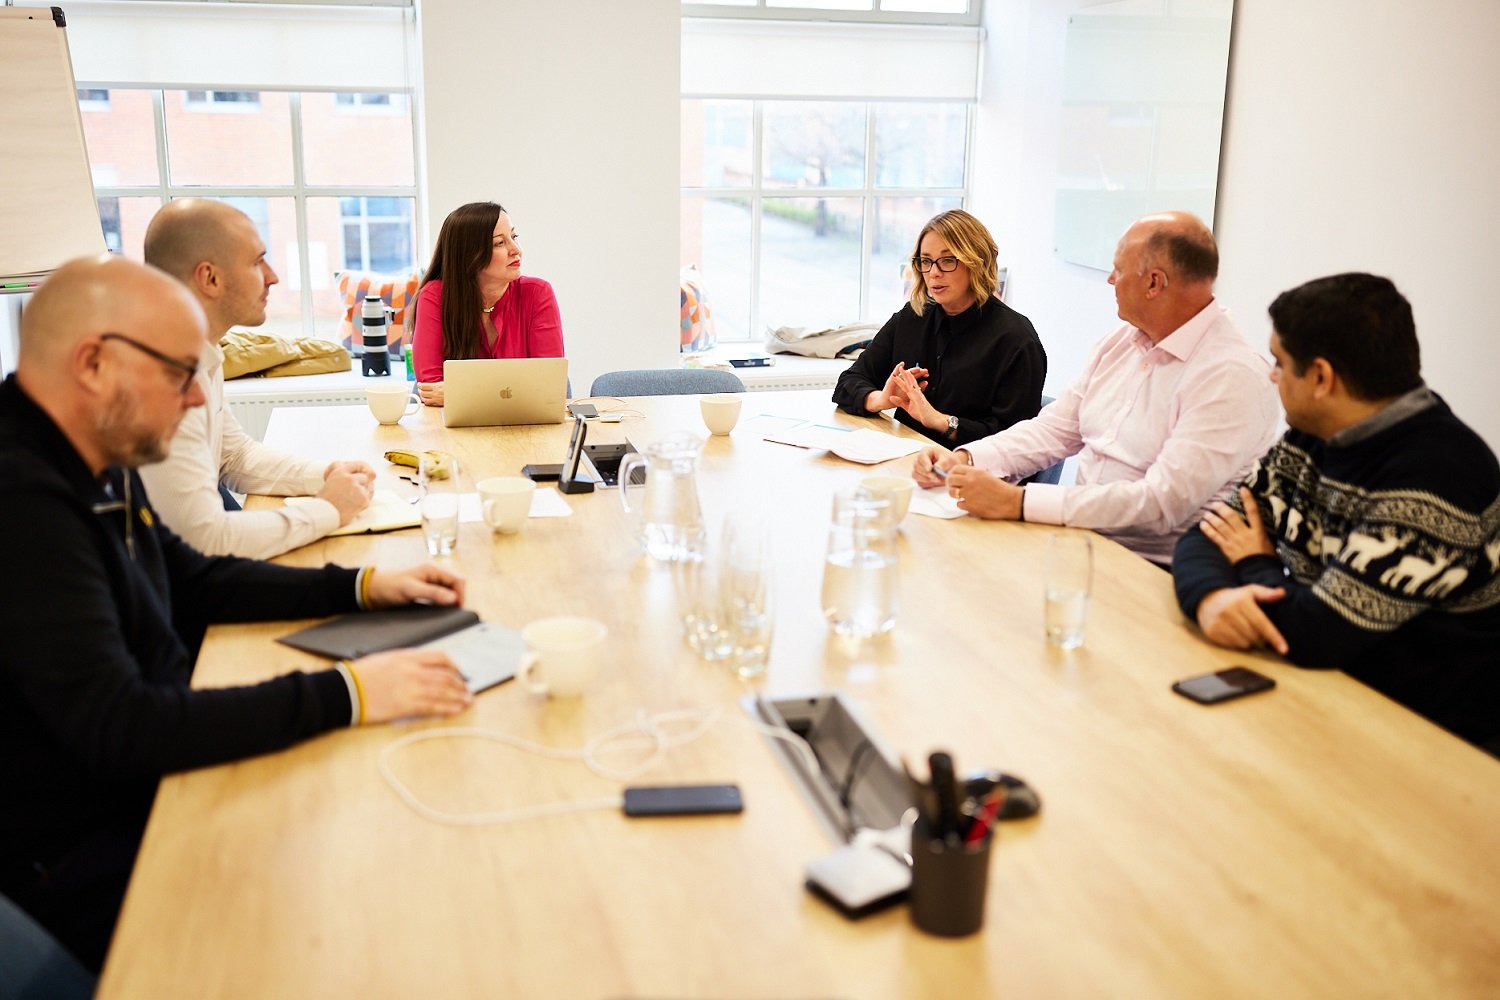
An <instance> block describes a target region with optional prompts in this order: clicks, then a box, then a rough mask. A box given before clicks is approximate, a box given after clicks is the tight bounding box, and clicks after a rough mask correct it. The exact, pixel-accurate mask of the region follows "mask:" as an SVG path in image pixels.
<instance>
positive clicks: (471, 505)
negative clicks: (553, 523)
mask: <svg viewBox="0 0 1500 1000" xmlns="http://www.w3.org/2000/svg"><path fill="white" fill-rule="evenodd" d="M527 516H528V517H572V516H573V508H572V507H569V506H568V501H566V500H564V499H563V497H562V494H561V493H559V492H557V490H555V489H539V490H537V491H536V492H534V493H532V494H531V513H530V514H528V515H527ZM458 519H459V520H460V521H483V520H484V511H483V510H482V509H481V508H480V506H479V494H478V493H465V494H464V495H463V496H461V497H459V499H458Z"/></svg>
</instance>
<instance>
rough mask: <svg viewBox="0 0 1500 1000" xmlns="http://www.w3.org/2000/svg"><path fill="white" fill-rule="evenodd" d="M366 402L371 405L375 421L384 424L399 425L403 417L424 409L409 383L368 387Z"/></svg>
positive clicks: (366, 389)
mask: <svg viewBox="0 0 1500 1000" xmlns="http://www.w3.org/2000/svg"><path fill="white" fill-rule="evenodd" d="M365 401H366V402H368V403H369V404H370V412H371V413H373V414H375V419H376V420H378V421H380V422H381V423H382V424H398V423H400V422H401V418H402V417H409V416H411V415H412V414H413V413H416V412H417V410H419V409H421V407H422V401H421V400H420V399H418V398H417V394H416V393H415V392H413V391H412V388H411V383H409V382H396V383H394V384H392V385H372V386H367V387H366V388H365Z"/></svg>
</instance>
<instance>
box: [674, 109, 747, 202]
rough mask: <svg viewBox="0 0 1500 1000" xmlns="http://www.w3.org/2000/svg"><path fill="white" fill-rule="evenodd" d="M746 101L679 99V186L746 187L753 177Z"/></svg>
mask: <svg viewBox="0 0 1500 1000" xmlns="http://www.w3.org/2000/svg"><path fill="white" fill-rule="evenodd" d="M752 107H753V105H752V103H751V102H750V101H683V102H682V186H683V187H746V186H748V185H749V184H750V183H751V182H752V180H753V173H754V167H755V160H754V157H755V151H754V146H753V145H752V144H751V140H750V130H751V122H752V115H751V108H752Z"/></svg>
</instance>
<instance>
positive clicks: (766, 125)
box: [680, 0, 981, 341]
mask: <svg viewBox="0 0 1500 1000" xmlns="http://www.w3.org/2000/svg"><path fill="white" fill-rule="evenodd" d="M683 13H684V15H687V16H685V17H684V18H683V34H682V81H683V83H682V90H683V102H682V141H681V144H680V148H681V155H682V159H681V162H680V169H681V176H682V213H681V217H682V230H681V250H682V263H683V264H684V265H685V266H689V265H690V266H693V267H695V268H696V270H697V272H698V274H697V279H696V280H697V284H698V286H699V288H700V289H701V291H702V294H703V296H704V299H705V301H706V302H707V303H708V305H709V307H710V309H711V310H712V315H713V318H714V326H715V332H716V333H717V335H718V338H719V339H720V340H751V341H753V340H759V339H760V338H761V336H762V335H763V332H764V331H765V330H767V329H775V328H777V327H781V326H791V327H806V328H813V329H816V328H819V327H827V326H835V325H842V324H847V323H855V322H883V321H884V320H885V319H887V318H888V317H889V316H890V315H891V313H893V312H895V311H896V310H897V309H899V308H900V307H901V304H902V302H903V301H904V300H905V298H906V294H905V288H906V283H907V276H906V270H907V259H908V258H909V257H910V256H911V251H912V244H913V243H914V242H915V239H916V234H917V231H918V230H919V229H920V228H921V227H922V224H923V223H924V222H926V221H927V220H928V219H930V218H931V217H932V216H934V215H936V214H937V213H938V212H941V211H945V210H947V209H951V208H960V207H962V206H963V205H964V203H965V200H966V198H967V195H968V184H969V177H968V162H969V147H970V145H971V136H972V133H973V109H974V106H975V103H976V95H977V93H978V88H979V56H980V42H981V35H980V30H979V28H978V26H977V24H978V17H979V14H980V10H979V0H747V2H746V3H743V4H731V3H716V4H691V3H689V4H684V5H683ZM830 22H837V23H830ZM892 22H900V24H899V26H893V24H892Z"/></svg>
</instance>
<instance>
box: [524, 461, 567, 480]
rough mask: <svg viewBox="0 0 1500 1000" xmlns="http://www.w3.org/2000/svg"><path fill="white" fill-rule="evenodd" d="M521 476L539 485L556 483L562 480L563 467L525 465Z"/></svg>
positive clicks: (557, 465) (558, 465) (559, 465)
mask: <svg viewBox="0 0 1500 1000" xmlns="http://www.w3.org/2000/svg"><path fill="white" fill-rule="evenodd" d="M521 475H523V476H525V477H526V478H527V479H531V480H534V481H536V482H538V483H551V482H556V481H557V480H559V479H561V478H562V465H561V464H560V463H559V464H556V465H523V466H521Z"/></svg>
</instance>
